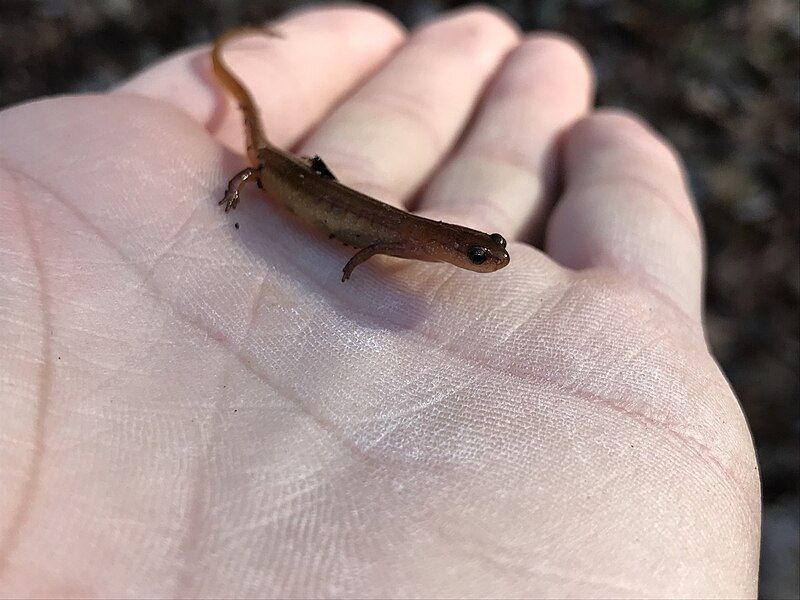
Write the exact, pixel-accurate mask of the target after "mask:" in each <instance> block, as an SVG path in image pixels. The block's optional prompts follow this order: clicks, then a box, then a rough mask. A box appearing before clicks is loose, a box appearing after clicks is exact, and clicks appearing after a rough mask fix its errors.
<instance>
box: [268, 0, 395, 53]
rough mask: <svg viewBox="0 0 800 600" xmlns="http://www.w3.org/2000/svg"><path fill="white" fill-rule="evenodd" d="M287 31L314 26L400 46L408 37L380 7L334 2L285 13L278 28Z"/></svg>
mask: <svg viewBox="0 0 800 600" xmlns="http://www.w3.org/2000/svg"><path fill="white" fill-rule="evenodd" d="M280 23H282V24H284V27H287V26H288V27H289V28H291V27H293V26H295V25H299V26H301V27H304V26H309V25H313V26H316V27H320V28H322V29H325V30H334V31H336V30H340V31H352V32H356V33H359V32H364V33H366V34H367V35H366V36H356V37H355V39H354V38H353V37H352V36H349V37H348V39H349V40H350V41H359V38H367V39H376V38H380V39H383V40H387V39H388V40H394V41H395V43H400V42H401V41H402V40H403V39H404V38H405V37H406V35H407V33H408V32H407V30H406V28H405V26H404V25H403V24H402V23H401V22H400V21H399V20H398V19H397V18H396V17H395V16H394V15H392V14H391V13H389V12H388V11H385V10H383V9H382V8H380V7H378V6H372V5H369V4H361V3H358V2H335V3H331V4H327V5H325V6H322V7H320V6H313V5H312V6H301V7H297V8H294V9H292V10H290V11H288V12H287V13H285V14H284V15H283V16H282V17H281V19H280V21H279V24H280Z"/></svg>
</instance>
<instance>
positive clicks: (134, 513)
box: [0, 8, 759, 597]
mask: <svg viewBox="0 0 800 600" xmlns="http://www.w3.org/2000/svg"><path fill="white" fill-rule="evenodd" d="M278 28H279V29H280V31H281V33H282V35H283V39H280V40H270V39H261V38H258V37H254V38H246V39H242V40H241V41H240V42H236V43H235V44H234V45H232V47H231V48H230V50H229V51H228V52H226V60H227V61H228V62H229V63H230V64H231V66H232V68H233V69H234V70H235V71H236V72H237V74H238V75H239V76H240V77H242V79H243V80H244V81H245V83H246V84H247V85H248V86H249V87H250V88H251V89H252V91H253V93H254V95H255V97H256V99H257V101H258V103H259V105H260V106H261V109H262V114H263V116H264V120H265V124H266V127H267V134H268V135H270V137H271V139H272V140H273V141H274V142H276V143H278V144H280V145H282V146H284V147H292V148H294V149H295V150H296V151H297V152H298V154H307V155H310V154H314V153H317V154H319V155H321V156H322V157H323V158H324V160H325V161H326V163H327V164H328V165H329V166H330V167H331V169H332V171H333V172H334V173H335V174H336V175H337V176H338V178H339V179H340V180H342V181H343V182H345V183H347V184H349V185H352V186H353V187H355V188H357V189H360V190H362V191H364V192H366V193H369V194H371V195H373V196H375V197H377V198H380V199H381V200H384V201H386V202H391V203H394V204H396V205H398V206H403V207H405V208H407V209H409V210H415V211H418V212H420V213H422V214H425V215H426V216H430V217H435V218H441V219H444V220H448V221H451V222H456V223H460V224H464V225H467V226H471V227H476V228H480V229H482V230H486V231H499V232H501V233H502V234H503V235H505V236H506V237H508V238H509V240H510V242H509V253H510V255H511V264H510V265H509V266H508V267H507V268H505V269H503V270H502V271H499V272H497V273H494V274H491V275H480V274H475V273H470V272H466V271H461V270H458V269H456V268H454V267H451V266H449V265H443V264H432V263H431V264H428V263H418V262H412V261H401V260H397V259H387V258H378V259H373V260H371V261H370V262H369V263H368V264H366V265H365V266H362V267H359V269H357V270H356V271H355V273H354V274H353V277H352V279H351V280H350V281H349V282H348V283H346V284H342V283H340V281H339V279H340V275H341V267H342V266H343V264H344V263H345V262H346V261H347V259H348V258H349V256H350V255H351V254H352V251H351V250H348V249H346V248H342V247H341V245H339V244H337V243H335V242H331V241H329V240H327V237H326V236H325V235H324V233H321V232H316V231H312V230H309V229H307V228H306V227H304V226H303V225H302V224H300V223H298V222H296V221H295V220H294V219H292V218H291V216H290V215H287V214H286V213H285V212H284V211H282V210H281V209H280V207H279V205H278V204H277V203H276V202H274V201H272V200H271V199H265V198H264V197H263V195H261V194H260V193H259V191H258V190H250V191H248V192H247V193H246V194H245V197H244V198H243V201H242V204H241V205H240V207H239V209H238V210H236V211H234V212H232V213H229V214H227V215H226V214H224V213H223V211H222V210H221V209H220V208H219V207H218V206H217V200H218V199H219V198H220V197H221V194H222V192H223V190H224V187H225V184H226V181H227V179H228V178H229V177H230V176H231V175H232V174H233V173H235V172H236V171H238V170H239V169H240V168H241V166H242V164H243V162H242V161H243V158H242V156H241V155H242V154H243V150H244V141H243V133H242V126H241V119H240V115H239V113H238V111H237V110H236V107H235V106H234V104H233V102H232V101H231V99H230V98H228V97H226V96H225V95H224V93H223V92H222V90H221V89H220V88H219V87H218V86H217V85H215V83H214V81H213V80H212V79H211V77H210V75H209V66H208V56H207V55H208V49H207V48H201V49H195V50H190V51H187V52H186V53H183V54H181V55H179V56H176V57H173V58H171V59H169V60H167V61H166V62H164V63H162V64H159V65H156V66H154V67H153V68H152V69H151V70H149V71H147V72H145V73H143V74H142V75H140V76H139V77H137V78H136V79H134V80H132V81H130V82H128V83H127V84H125V85H124V86H122V87H121V88H119V89H118V90H116V91H114V92H112V93H111V94H107V95H100V96H80V97H65V98H56V99H50V100H44V101H40V102H35V103H30V104H26V105H22V106H18V107H16V108H12V109H10V110H7V111H5V112H4V113H2V114H0V211H1V212H0V214H1V215H2V216H1V217H0V269H1V272H2V276H3V277H2V280H0V340H2V347H0V392H1V393H0V411H2V412H0V421H1V422H2V424H3V425H2V437H0V452H1V453H2V454H0V457H1V459H2V463H1V466H2V471H0V536H2V537H0V589H4V590H5V593H10V594H11V595H13V596H17V595H32V596H46V595H56V596H64V595H70V594H73V595H79V596H120V595H137V596H167V595H175V596H186V597H196V596H215V597H219V596H237V597H240V596H282V597H286V596H304V597H307V596H370V597H375V596H390V595H391V596H415V595H416V596H420V595H422V596H427V597H431V596H450V597H453V596H487V595H491V596H532V595H572V596H581V597H587V596H599V597H623V596H631V597H642V596H649V595H663V596H670V597H677V596H682V595H686V596H711V595H720V596H725V597H732V596H747V595H752V594H754V593H755V592H754V590H755V578H756V565H757V547H758V530H759V525H758V522H759V495H758V473H757V470H756V467H755V460H754V456H753V449H752V446H751V442H750V438H749V434H748V431H747V427H746V425H745V422H744V420H743V418H742V415H741V412H740V410H739V407H738V404H737V402H736V399H735V398H734V396H733V394H732V393H731V391H730V389H729V387H728V385H727V383H726V382H725V380H724V378H723V376H722V375H721V373H720V372H719V370H718V368H717V366H716V365H715V363H714V362H713V360H712V359H711V357H710V356H709V354H708V350H707V348H706V344H705V341H704V337H703V331H702V325H701V320H700V314H701V301H700V298H701V291H702V285H701V281H702V250H701V236H700V233H699V227H698V225H697V221H696V218H695V216H694V213H693V211H692V208H691V203H690V201H689V199H688V196H687V193H686V191H685V187H684V185H683V182H682V175H681V168H680V166H679V163H678V162H677V160H676V158H675V157H674V155H673V153H672V152H671V151H670V150H669V149H668V147H667V146H666V145H665V144H664V143H663V142H662V141H660V140H659V139H658V137H657V136H656V135H655V134H653V133H652V132H651V131H650V130H649V129H648V128H647V127H646V126H644V125H643V124H641V123H639V122H638V121H637V120H636V119H635V118H633V117H631V116H627V115H625V114H623V113H620V112H612V111H604V112H598V113H591V112H589V106H590V103H591V93H592V91H591V77H590V75H589V70H588V68H587V66H586V63H585V60H584V58H583V56H582V55H581V53H580V52H579V51H578V50H576V49H575V47H574V45H573V44H571V43H570V42H568V41H565V40H562V39H559V38H557V37H555V36H549V35H533V36H527V37H523V36H521V35H520V34H519V33H518V32H517V31H516V30H515V29H514V28H513V27H512V26H511V25H510V24H508V23H507V22H506V21H505V20H503V19H502V18H501V17H499V16H498V15H495V14H494V13H491V12H488V11H487V10H483V9H471V10H468V11H463V12H459V13H453V14H450V15H445V16H443V17H442V18H440V19H439V20H437V21H435V22H432V23H430V24H428V25H426V26H425V27H423V28H421V29H420V30H419V31H417V32H415V33H413V35H411V36H410V37H408V38H406V37H405V35H404V34H403V33H402V32H401V30H400V28H399V27H398V26H396V25H395V24H394V23H392V22H391V21H390V20H388V19H387V18H386V17H384V16H382V15H380V14H378V13H375V12H372V11H367V10H361V9H344V8H340V9H318V10H313V11H308V12H304V13H299V14H296V15H294V16H292V17H290V18H287V19H285V20H284V21H282V22H281V23H279V24H278Z"/></svg>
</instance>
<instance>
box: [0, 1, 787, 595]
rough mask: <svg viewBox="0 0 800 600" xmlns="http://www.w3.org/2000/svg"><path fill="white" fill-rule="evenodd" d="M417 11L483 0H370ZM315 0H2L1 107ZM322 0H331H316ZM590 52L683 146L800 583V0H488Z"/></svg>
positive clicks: (722, 328)
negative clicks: (570, 40)
mask: <svg viewBox="0 0 800 600" xmlns="http://www.w3.org/2000/svg"><path fill="white" fill-rule="evenodd" d="M370 3H371V4H375V5H378V6H381V7H383V8H385V9H387V10H389V11H390V12H392V13H393V14H394V15H396V16H397V17H398V18H399V19H400V20H401V21H403V22H404V23H405V24H406V25H409V26H413V25H414V24H416V23H418V22H420V21H422V20H425V19H427V18H429V17H431V16H432V15H434V14H436V13H437V12H439V11H442V10H445V9H447V8H452V7H456V6H460V5H464V4H467V3H465V2H456V1H445V0H416V1H414V0H405V1H401V0H383V1H380V0H378V1H374V2H370ZM304 4H313V3H311V2H289V1H286V0H194V1H192V2H184V1H179V0H39V1H37V0H0V108H2V107H5V106H8V105H10V104H14V103H17V102H22V101H25V100H27V99H29V98H35V97H37V96H42V95H49V94H58V93H65V92H84V91H98V90H103V89H106V88H107V87H108V86H111V85H113V84H114V83H116V82H118V81H120V80H121V79H123V78H125V77H127V76H129V75H130V74H132V73H134V72H136V71H137V70H139V69H141V68H143V67H145V66H147V65H148V64H149V63H150V62H152V61H154V60H156V59H157V58H159V57H160V56H162V55H163V54H165V53H168V52H171V51H173V50H176V49H178V48H182V47H184V46H187V45H191V44H197V43H200V42H204V41H207V40H209V39H211V38H212V37H213V36H214V35H216V34H217V33H219V32H221V31H222V30H224V29H226V28H228V27H231V26H235V25H237V24H240V23H258V22H260V21H264V20H266V19H270V18H273V17H275V16H278V15H280V14H281V13H283V12H284V11H286V10H288V9H291V8H295V7H297V6H300V5H304ZM318 4H319V3H318ZM486 4H492V5H495V6H497V7H498V8H500V9H502V10H504V11H506V12H507V13H509V14H510V15H511V16H512V17H513V18H515V19H516V20H517V22H518V23H519V24H520V25H521V26H522V27H523V28H525V29H553V30H557V31H560V32H563V33H566V34H569V35H572V36H574V37H575V38H576V39H577V40H579V41H580V42H581V43H582V44H583V45H584V47H585V48H586V49H587V50H588V51H589V54H590V55H591V57H592V60H593V62H594V65H595V69H596V72H597V77H598V103H599V104H603V105H614V106H622V107H626V108H629V109H631V110H633V111H636V112H638V113H640V114H642V115H643V116H644V117H645V118H647V119H648V120H649V121H650V122H651V123H653V124H654V125H655V127H656V128H657V129H658V130H660V131H661V132H662V133H663V134H664V135H666V136H667V137H668V138H669V139H670V140H671V141H672V143H673V144H674V145H675V146H676V147H677V148H678V150H679V151H680V152H681V154H682V155H683V157H684V159H685V161H686V164H687V169H688V173H689V177H690V183H691V186H692V188H693V190H694V194H695V198H696V199H697V204H698V207H699V210H700V213H701V214H702V217H703V220H704V224H705V231H706V236H707V243H708V261H709V263H708V288H707V312H706V324H707V330H708V337H709V342H710V344H711V348H712V350H713V352H714V355H715V356H716V358H717V360H718V361H719V362H720V364H721V365H722V368H723V369H724V371H725V374H726V375H727V377H728V379H729V380H730V382H731V384H732V385H733V388H734V389H735V390H736V392H737V394H738V396H739V398H740V400H741V403H742V406H743V407H744V410H745V413H746V414H747V417H748V419H749V422H750V427H751V429H752V432H753V437H754V438H755V442H756V448H757V450H758V456H759V462H760V465H761V476H762V482H763V498H764V517H763V542H762V563H761V585H760V592H761V596H762V597H763V598H798V597H800V574H799V571H800V569H799V568H798V563H799V562H800V553H799V551H798V546H799V545H800V525H799V523H798V520H799V519H800V505H798V480H799V479H800V473H799V472H798V470H799V469H800V448H799V447H798V443H799V442H798V440H800V414H799V413H800V410H799V407H800V378H799V377H798V370H800V342H799V340H798V338H799V337H800V319H799V318H798V296H800V261H799V258H798V256H799V254H800V249H799V243H800V240H799V239H798V237H800V234H799V232H800V153H799V152H800V149H799V146H800V132H799V131H798V127H799V125H800V123H799V121H800V114H799V110H798V105H799V104H800V87H799V86H800V83H799V82H798V73H799V72H800V45H799V44H800V14H799V13H798V11H799V8H798V6H799V5H798V2H797V1H796V0H727V1H726V0H639V1H637V2H634V1H625V0H541V1H538V2H536V1H525V0H506V1H495V2H487V3H486Z"/></svg>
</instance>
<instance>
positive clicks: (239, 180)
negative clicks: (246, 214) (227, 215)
mask: <svg viewBox="0 0 800 600" xmlns="http://www.w3.org/2000/svg"><path fill="white" fill-rule="evenodd" d="M259 171H260V169H259V168H258V167H247V168H246V169H242V170H241V171H239V172H238V173H237V174H236V175H234V176H233V179H231V180H230V181H229V182H228V189H227V190H225V196H224V197H223V198H222V200H220V201H219V202H218V204H219V205H220V206H222V205H223V204H224V205H225V212H228V211H229V210H232V209H234V208H236V205H237V204H239V193H240V192H241V190H242V188H243V187H244V186H245V184H246V183H247V182H248V181H250V180H251V179H252V178H254V177H255V178H256V179H258V173H259Z"/></svg>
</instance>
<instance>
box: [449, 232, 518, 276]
mask: <svg viewBox="0 0 800 600" xmlns="http://www.w3.org/2000/svg"><path fill="white" fill-rule="evenodd" d="M464 234H466V235H464ZM442 258H443V259H444V260H446V261H447V262H449V263H451V264H454V265H455V266H457V267H461V268H462V269H467V270H469V271H477V272H478V273H491V272H492V271H497V270H498V269H502V268H503V267H505V266H506V265H507V264H508V262H509V260H510V258H509V256H508V252H507V251H506V240H505V239H503V236H502V235H500V234H499V233H493V234H491V235H489V234H486V233H481V232H480V231H474V230H471V229H470V230H467V231H466V232H463V233H462V234H460V235H458V236H456V239H454V240H453V242H452V243H450V244H448V247H447V248H446V249H445V252H444V253H443V257H442Z"/></svg>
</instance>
